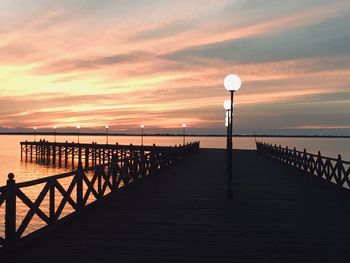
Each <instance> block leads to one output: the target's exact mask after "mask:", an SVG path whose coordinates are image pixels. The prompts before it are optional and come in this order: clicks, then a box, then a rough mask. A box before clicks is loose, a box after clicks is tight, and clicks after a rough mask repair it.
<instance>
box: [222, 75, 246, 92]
mask: <svg viewBox="0 0 350 263" xmlns="http://www.w3.org/2000/svg"><path fill="white" fill-rule="evenodd" d="M241 84H242V82H241V79H240V78H239V77H238V76H237V75H235V74H230V75H227V76H226V78H225V80H224V86H225V89H227V90H228V91H233V92H234V91H237V90H239V88H240V87H241Z"/></svg>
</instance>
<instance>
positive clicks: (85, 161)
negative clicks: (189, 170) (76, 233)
mask: <svg viewBox="0 0 350 263" xmlns="http://www.w3.org/2000/svg"><path fill="white" fill-rule="evenodd" d="M188 145H189V144H188ZM20 146H21V160H22V161H26V162H36V163H39V164H47V165H49V164H52V165H58V166H64V167H67V166H72V167H76V166H77V165H78V163H79V162H81V163H82V165H83V166H84V167H85V168H87V167H89V166H95V165H101V164H106V163H110V162H111V160H112V156H117V158H118V159H124V158H126V157H130V158H133V156H137V155H140V154H141V153H144V154H145V153H146V154H147V153H149V152H152V153H154V154H156V153H160V152H165V151H172V148H177V147H178V148H182V147H181V145H179V146H175V147H169V146H156V145H155V144H154V145H151V146H146V145H144V146H138V145H132V144H130V145H120V144H118V143H117V144H97V143H91V144H90V143H74V142H71V143H69V142H63V143H60V142H48V141H37V142H35V141H34V142H29V141H25V142H21V143H20ZM185 147H186V145H185Z"/></svg>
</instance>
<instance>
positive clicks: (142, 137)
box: [140, 124, 145, 146]
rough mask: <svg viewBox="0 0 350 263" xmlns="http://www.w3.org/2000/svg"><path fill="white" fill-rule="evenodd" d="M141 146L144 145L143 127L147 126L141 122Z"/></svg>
mask: <svg viewBox="0 0 350 263" xmlns="http://www.w3.org/2000/svg"><path fill="white" fill-rule="evenodd" d="M140 127H141V146H143V128H145V125H143V124H141V126H140Z"/></svg>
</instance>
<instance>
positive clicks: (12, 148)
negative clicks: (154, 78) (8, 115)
mask: <svg viewBox="0 0 350 263" xmlns="http://www.w3.org/2000/svg"><path fill="white" fill-rule="evenodd" d="M39 139H45V140H49V141H53V136H37V140H39ZM257 139H258V140H261V141H265V142H271V143H273V144H277V145H279V144H281V145H282V146H288V147H291V148H292V147H296V148H297V149H299V150H302V149H304V148H306V150H307V151H308V152H312V153H317V151H321V153H322V154H323V155H325V156H329V157H337V155H338V154H342V157H343V159H344V160H350V139H338V138H257ZM25 140H33V137H32V136H29V135H26V136H17V135H3V136H0V185H4V184H5V182H6V179H7V174H8V173H9V172H12V173H14V174H15V176H16V181H18V182H19V181H28V180H32V179H36V178H39V177H43V176H48V175H53V174H58V173H61V172H66V171H67V169H66V168H57V167H56V168H55V167H52V166H44V165H38V164H35V163H25V162H21V160H20V146H19V143H20V141H25ZM66 140H67V141H69V142H72V141H77V137H76V136H57V141H58V142H65V141H66ZM186 140H188V141H195V140H200V141H201V147H202V148H225V147H226V140H225V138H224V137H187V138H186ZM92 141H95V142H97V143H105V142H106V138H105V137H103V136H80V142H85V143H91V142H92ZM116 142H118V143H119V144H130V143H132V144H140V137H138V136H118V137H117V136H110V137H109V143H111V144H114V143H116ZM154 143H155V144H156V145H176V144H181V143H182V137H173V136H172V137H157V136H147V137H144V144H146V145H152V144H154ZM234 147H235V148H236V149H255V143H254V138H242V137H238V138H235V139H234Z"/></svg>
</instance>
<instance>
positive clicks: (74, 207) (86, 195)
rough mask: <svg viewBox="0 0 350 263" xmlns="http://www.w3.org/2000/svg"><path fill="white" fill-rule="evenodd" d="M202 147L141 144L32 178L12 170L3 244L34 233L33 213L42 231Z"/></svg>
mask: <svg viewBox="0 0 350 263" xmlns="http://www.w3.org/2000/svg"><path fill="white" fill-rule="evenodd" d="M198 149H199V142H194V143H189V144H186V145H183V146H180V147H153V148H147V152H145V151H143V150H142V149H139V148H137V151H136V150H135V151H132V150H131V151H130V152H129V154H128V155H123V154H121V155H120V154H113V156H112V157H111V162H109V163H105V164H99V165H95V166H90V167H85V168H83V165H82V162H81V161H80V162H79V163H78V167H77V170H75V171H72V172H68V173H64V174H59V175H55V176H49V177H46V178H40V179H37V180H32V181H29V182H21V183H16V182H15V179H14V175H13V174H12V173H11V174H9V175H8V180H7V185H5V186H3V187H0V211H1V210H2V211H4V214H5V225H4V226H3V227H2V228H3V229H4V235H3V236H2V237H0V245H1V246H11V245H13V244H15V243H16V242H18V241H19V240H21V239H22V238H23V237H24V236H26V235H28V234H29V236H30V235H32V234H35V232H33V231H32V230H31V229H32V228H31V226H30V224H31V223H32V222H33V218H34V216H35V217H36V221H37V222H36V224H38V221H40V223H42V224H43V227H42V228H41V229H40V231H42V230H45V228H50V227H53V226H55V225H56V224H57V223H58V222H59V221H61V220H62V219H64V218H65V217H66V216H67V215H72V214H76V213H79V212H81V211H82V210H84V209H86V208H87V207H89V206H90V205H92V204H94V203H96V202H99V201H100V200H102V199H104V198H105V197H106V196H108V195H110V194H111V193H113V192H116V191H118V189H120V188H125V187H128V186H129V185H130V184H134V183H137V182H139V181H141V180H143V179H144V178H145V177H147V176H150V175H154V174H157V173H158V172H159V171H161V170H163V169H165V168H167V167H169V166H171V165H173V164H175V163H176V162H177V161H179V160H181V159H182V158H184V156H186V155H187V154H190V153H192V152H195V151H197V150H198ZM30 187H35V189H36V191H34V194H33V193H31V194H28V193H26V189H27V188H30ZM19 202H21V204H22V206H23V205H24V206H26V208H27V211H26V212H25V213H22V219H20V220H19V218H18V214H19V212H18V207H16V206H18V203H19ZM1 214H3V213H0V215H1ZM0 222H1V221H0ZM31 232H32V233H31Z"/></svg>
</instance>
